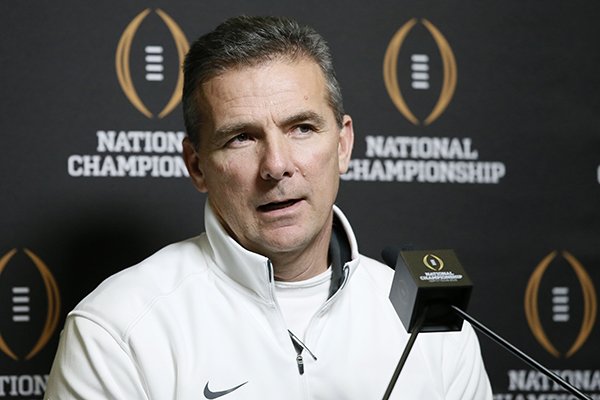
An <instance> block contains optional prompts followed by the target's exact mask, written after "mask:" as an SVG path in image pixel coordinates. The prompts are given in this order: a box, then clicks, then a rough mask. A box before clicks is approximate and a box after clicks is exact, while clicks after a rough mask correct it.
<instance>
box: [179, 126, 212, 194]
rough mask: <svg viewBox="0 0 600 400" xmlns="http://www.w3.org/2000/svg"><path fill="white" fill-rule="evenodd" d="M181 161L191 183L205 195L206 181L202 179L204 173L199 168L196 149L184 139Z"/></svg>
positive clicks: (189, 141) (187, 139) (198, 157)
mask: <svg viewBox="0 0 600 400" xmlns="http://www.w3.org/2000/svg"><path fill="white" fill-rule="evenodd" d="M183 161H184V162H185V166H186V167H187V170H188V173H189V174H190V178H192V183H193V184H194V186H195V187H196V189H198V191H199V192H202V193H206V192H207V191H208V190H207V188H206V181H205V179H204V172H202V169H201V168H200V156H199V155H198V152H197V151H196V147H195V146H194V144H193V143H192V141H191V140H190V139H189V138H188V137H186V138H185V139H183Z"/></svg>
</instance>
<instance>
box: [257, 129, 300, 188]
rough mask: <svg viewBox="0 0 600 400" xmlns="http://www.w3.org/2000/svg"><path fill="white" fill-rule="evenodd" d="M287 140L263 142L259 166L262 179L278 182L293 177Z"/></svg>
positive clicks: (272, 139)
mask: <svg viewBox="0 0 600 400" xmlns="http://www.w3.org/2000/svg"><path fill="white" fill-rule="evenodd" d="M287 140H288V139H287V138H285V137H277V138H270V139H269V140H267V141H265V143H264V146H263V151H262V153H263V154H262V157H261V165H260V176H261V178H262V179H264V180H276V181H279V180H281V179H283V178H286V177H287V178H289V177H291V176H293V175H294V171H295V167H294V163H293V154H292V153H293V151H292V149H291V146H290V143H288V141H287Z"/></svg>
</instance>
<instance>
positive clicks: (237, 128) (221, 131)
mask: <svg viewBox="0 0 600 400" xmlns="http://www.w3.org/2000/svg"><path fill="white" fill-rule="evenodd" d="M303 122H305V123H306V122H309V123H311V124H314V125H316V126H317V127H321V126H324V125H325V124H326V121H325V118H324V117H323V116H322V115H320V114H319V113H316V112H314V111H302V112H299V113H297V114H293V115H291V116H289V117H286V118H284V119H283V120H282V121H281V122H279V126H281V127H288V126H292V125H295V124H299V123H303ZM249 129H253V124H251V123H248V122H233V123H231V124H225V125H223V126H220V127H219V128H217V129H216V130H215V132H214V135H213V138H214V141H215V142H218V141H219V140H220V139H222V138H228V137H230V136H231V135H232V134H236V133H238V132H244V131H247V130H249Z"/></svg>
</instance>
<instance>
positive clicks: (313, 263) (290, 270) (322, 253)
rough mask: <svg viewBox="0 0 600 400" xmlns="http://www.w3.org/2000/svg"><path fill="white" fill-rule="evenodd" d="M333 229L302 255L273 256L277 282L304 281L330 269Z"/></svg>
mask: <svg viewBox="0 0 600 400" xmlns="http://www.w3.org/2000/svg"><path fill="white" fill-rule="evenodd" d="M330 240H331V229H326V231H325V232H324V233H323V236H322V237H320V238H317V239H316V240H315V243H313V245H312V246H309V247H308V248H307V249H306V250H305V251H303V252H301V253H283V254H276V255H271V257H269V258H270V260H271V262H272V263H273V270H274V272H275V280H278V281H284V282H294V281H303V280H306V279H310V278H312V277H314V276H317V275H319V274H321V273H323V272H325V271H326V270H327V268H328V267H329V262H328V252H329V241H330Z"/></svg>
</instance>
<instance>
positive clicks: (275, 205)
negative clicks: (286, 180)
mask: <svg viewBox="0 0 600 400" xmlns="http://www.w3.org/2000/svg"><path fill="white" fill-rule="evenodd" d="M301 200H302V199H289V200H284V201H274V202H271V203H267V204H263V205H262V206H258V207H257V209H258V211H260V212H269V211H275V210H281V209H282V208H287V207H291V206H293V205H294V204H296V203H298V202H299V201H301Z"/></svg>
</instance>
